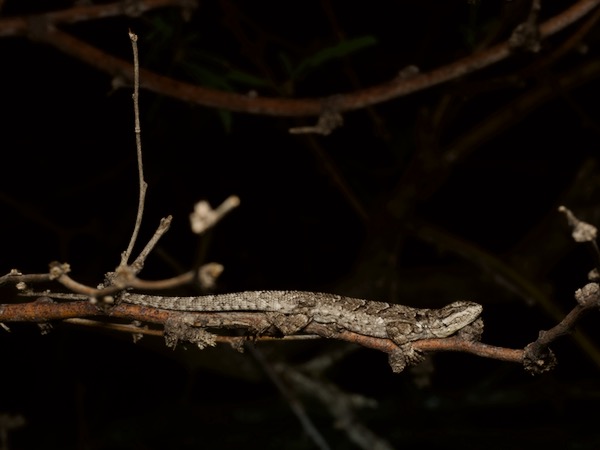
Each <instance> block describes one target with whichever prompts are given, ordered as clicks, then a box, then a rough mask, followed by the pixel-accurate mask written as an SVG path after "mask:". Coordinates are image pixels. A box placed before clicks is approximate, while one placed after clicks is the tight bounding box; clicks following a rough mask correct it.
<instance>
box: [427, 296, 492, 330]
mask: <svg viewBox="0 0 600 450" xmlns="http://www.w3.org/2000/svg"><path fill="white" fill-rule="evenodd" d="M481 311H483V307H482V306H481V305H480V304H478V303H473V302H467V301H459V302H454V303H450V304H449V305H447V306H444V307H443V308H440V309H438V310H433V312H434V313H435V314H433V315H432V317H431V323H430V324H429V329H430V331H431V334H433V335H434V336H435V337H439V338H445V337H448V336H451V335H453V334H454V333H456V332H457V331H459V330H461V329H463V328H464V327H466V326H467V325H469V324H470V323H472V322H474V321H475V320H476V319H477V318H478V317H479V315H480V314H481Z"/></svg>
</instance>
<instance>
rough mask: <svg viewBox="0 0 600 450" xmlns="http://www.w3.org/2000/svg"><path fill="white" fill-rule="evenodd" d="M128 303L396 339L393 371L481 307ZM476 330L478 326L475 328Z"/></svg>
mask: <svg viewBox="0 0 600 450" xmlns="http://www.w3.org/2000/svg"><path fill="white" fill-rule="evenodd" d="M121 300H122V301H123V302H125V303H129V304H134V305H139V306H147V307H153V308H159V309H166V310H171V311H180V312H225V311H249V312H260V313H266V314H267V318H268V320H269V323H270V324H272V325H275V326H276V327H277V328H278V329H279V330H280V331H281V332H283V333H284V334H293V333H295V332H298V331H300V330H301V329H303V328H304V327H305V326H306V325H308V324H309V323H310V322H311V321H312V322H316V323H319V324H324V325H327V326H331V327H332V329H333V330H336V331H339V330H347V331H351V332H354V333H358V334H361V335H365V336H370V337H376V338H385V339H391V340H392V341H393V342H394V343H395V344H396V345H397V346H398V350H397V351H395V352H392V353H391V354H390V364H391V365H392V368H393V369H394V371H401V370H403V369H404V367H405V366H406V364H407V363H410V362H416V361H418V360H419V355H417V354H416V352H415V351H414V349H413V348H412V345H410V343H411V342H413V341H417V340H420V339H431V338H446V337H449V336H452V335H454V334H456V333H460V332H464V331H468V329H469V326H470V325H471V324H473V322H475V321H476V320H477V319H478V318H479V316H480V314H481V312H482V306H481V305H479V304H478V303H473V302H469V301H457V302H454V303H450V304H449V305H446V306H444V307H442V308H439V309H421V308H413V307H409V306H405V305H400V304H391V303H385V302H379V301H369V300H363V299H358V298H352V297H344V296H341V295H335V294H326V293H320V292H302V291H246V292H237V293H229V294H217V295H202V296H197V297H162V296H154V295H145V294H137V293H124V294H123V295H122V297H121ZM473 326H475V325H473Z"/></svg>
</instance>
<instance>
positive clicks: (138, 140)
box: [120, 30, 148, 271]
mask: <svg viewBox="0 0 600 450" xmlns="http://www.w3.org/2000/svg"><path fill="white" fill-rule="evenodd" d="M129 39H131V47H132V49H133V110H134V115H135V144H136V150H137V165H138V174H139V184H140V195H139V200H138V211H137V217H136V219H135V226H134V228H133V233H132V235H131V240H130V241H129V246H128V247H127V250H125V252H124V253H123V254H122V255H121V264H120V265H121V266H126V265H127V261H129V257H130V256H131V253H132V252H133V246H134V245H135V241H136V240H137V236H138V233H139V231H140V226H141V224H142V217H143V216H144V201H145V198H146V189H147V188H148V184H147V183H146V182H145V181H144V164H143V162H142V136H141V134H142V131H141V126H140V107H139V89H140V63H139V58H138V48H137V35H136V34H134V33H132V32H131V30H130V31H129ZM138 260H139V258H138ZM139 265H140V268H139V270H141V266H143V264H139ZM139 270H138V271H139Z"/></svg>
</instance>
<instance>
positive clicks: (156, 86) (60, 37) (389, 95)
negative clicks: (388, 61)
mask: <svg viewBox="0 0 600 450" xmlns="http://www.w3.org/2000/svg"><path fill="white" fill-rule="evenodd" d="M598 5H600V0H580V1H578V2H577V3H575V4H574V5H573V6H571V7H570V8H567V9H566V10H564V11H563V12H561V13H559V14H557V15H556V16H554V17H553V18H551V19H549V20H547V21H546V22H544V23H543V24H541V25H540V28H539V32H540V38H541V39H545V38H548V37H549V36H552V35H553V34H556V33H558V32H559V31H561V30H562V29H564V28H566V27H567V26H569V25H571V24H572V23H574V22H576V21H577V20H579V19H581V18H582V17H585V16H586V15H587V14H589V13H590V12H592V11H593V10H594V9H595V8H596V7H598ZM0 25H1V22H0ZM40 39H43V40H44V42H47V43H48V44H50V45H53V46H54V47H56V48H58V49H59V50H61V51H63V52H65V53H67V54H69V55H71V56H73V57H75V58H77V59H80V60H82V61H84V62H86V63H87V64H90V65H91V66H93V67H96V68H97V69H99V70H101V71H103V72H106V73H110V74H112V75H113V76H115V77H118V78H120V79H123V80H127V81H132V79H131V64H130V63H129V62H127V61H124V60H121V59H119V58H115V57H114V56H112V55H109V54H107V53H105V52H103V51H101V50H99V49H97V48H96V47H93V46H91V45H89V44H87V43H85V42H83V41H81V40H79V39H76V38H74V37H72V36H71V35H69V34H67V33H64V32H62V31H60V30H56V29H53V30H50V31H48V32H47V33H46V34H44V35H43V36H42V37H40ZM511 55H512V52H511V49H510V45H509V43H508V41H507V42H504V43H501V44H498V45H496V46H494V47H492V48H490V49H487V50H483V51H480V52H477V53H474V54H473V55H470V56H467V57H465V58H462V59H459V60H457V61H455V62H453V63H450V64H448V65H445V66H442V67H439V68H437V69H433V70H431V71H429V72H423V73H421V74H417V75H415V76H413V77H409V78H405V77H398V78H396V79H394V80H391V81H388V82H385V83H381V84H379V85H376V86H372V87H370V88H366V89H361V90H357V91H354V92H351V93H346V94H339V95H336V106H337V110H338V112H340V113H341V112H345V111H353V110H358V109H362V108H365V107H367V106H371V105H376V104H379V103H382V102H386V101H389V100H393V99H396V98H399V97H402V96H405V95H409V94H412V93H415V92H419V91H422V90H425V89H428V88H431V87H433V86H437V85H439V84H442V83H445V82H447V81H450V80H454V79H456V78H459V77H462V76H465V75H468V74H470V73H474V72H477V71H479V70H481V69H484V68H486V67H489V66H491V65H493V64H495V63H497V62H500V61H502V60H505V59H507V58H508V57H510V56H511ZM140 76H141V79H142V87H144V88H146V89H149V90H151V91H153V92H156V93H158V94H162V95H166V96H169V97H172V98H176V99H179V100H182V101H185V102H189V103H196V104H199V105H203V106H208V107H213V108H222V109H226V110H230V111H237V112H243V113H249V114H262V115H270V116H287V117H302V116H318V115H320V114H321V113H322V106H323V99H319V98H312V99H285V98H268V97H256V96H248V95H242V94H235V93H230V92H221V91H215V90H212V89H207V88H203V87H200V86H195V85H192V84H188V83H183V82H180V81H176V80H173V79H172V78H169V77H166V76H162V75H158V74H156V73H153V72H150V71H148V70H144V69H140ZM328 97H329V96H327V97H325V98H328Z"/></svg>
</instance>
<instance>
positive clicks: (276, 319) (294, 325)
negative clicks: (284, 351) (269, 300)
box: [267, 312, 311, 336]
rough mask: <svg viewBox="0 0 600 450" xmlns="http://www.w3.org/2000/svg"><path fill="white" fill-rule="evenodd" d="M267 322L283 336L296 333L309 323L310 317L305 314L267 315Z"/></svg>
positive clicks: (274, 313)
mask: <svg viewBox="0 0 600 450" xmlns="http://www.w3.org/2000/svg"><path fill="white" fill-rule="evenodd" d="M267 320H268V321H269V323H270V324H271V325H273V326H275V328H277V329H278V330H279V331H281V333H283V335H284V336H288V335H291V334H296V333H298V332H299V331H301V330H303V329H304V328H305V327H306V326H307V325H308V324H309V323H310V321H311V319H310V317H309V316H307V315H305V314H282V313H278V312H269V313H267Z"/></svg>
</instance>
